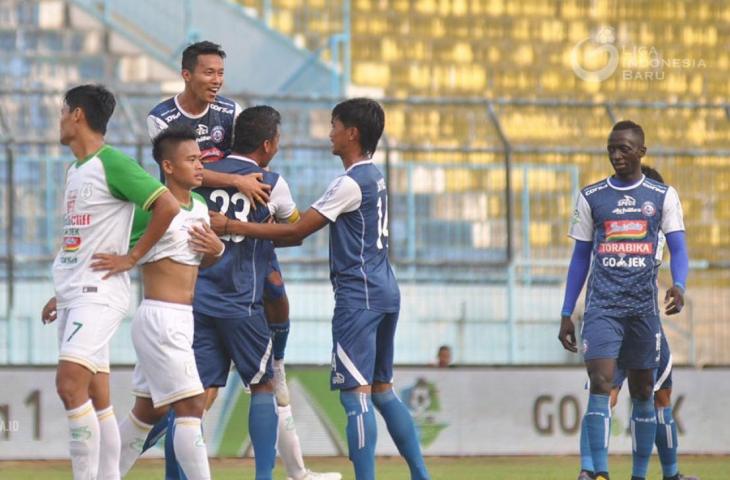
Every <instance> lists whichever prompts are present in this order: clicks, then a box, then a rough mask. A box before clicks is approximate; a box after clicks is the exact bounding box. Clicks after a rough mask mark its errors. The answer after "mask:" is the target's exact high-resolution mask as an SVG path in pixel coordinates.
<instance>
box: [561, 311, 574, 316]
mask: <svg viewBox="0 0 730 480" xmlns="http://www.w3.org/2000/svg"><path fill="white" fill-rule="evenodd" d="M572 315H573V312H568V311H565V310H563V311H562V312H560V316H561V317H570V316H572Z"/></svg>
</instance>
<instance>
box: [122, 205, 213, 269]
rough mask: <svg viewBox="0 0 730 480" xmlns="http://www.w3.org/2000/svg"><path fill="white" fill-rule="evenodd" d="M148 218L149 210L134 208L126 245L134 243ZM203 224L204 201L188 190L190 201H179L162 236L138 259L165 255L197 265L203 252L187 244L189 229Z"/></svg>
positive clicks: (144, 260)
mask: <svg viewBox="0 0 730 480" xmlns="http://www.w3.org/2000/svg"><path fill="white" fill-rule="evenodd" d="M150 218H152V215H151V214H150V212H148V211H146V210H142V209H141V208H139V207H137V208H135V209H134V226H133V227H132V241H131V243H130V246H129V247H130V248H132V247H134V245H135V244H136V243H137V240H139V239H140V237H141V236H142V235H143V234H144V231H145V230H146V229H147V225H149V221H150ZM203 224H206V225H210V216H209V215H208V205H207V204H206V203H205V199H203V197H201V196H200V195H198V194H197V193H195V192H192V193H191V200H190V205H187V206H185V205H180V213H178V214H177V215H176V216H175V218H173V219H172V222H170V226H169V227H168V228H167V231H166V232H165V233H164V234H163V235H162V238H160V240H159V241H158V242H157V243H156V244H155V245H154V246H153V247H152V248H151V249H150V251H149V252H147V253H146V254H145V256H144V257H142V259H141V260H140V261H139V263H140V264H143V263H152V262H156V261H158V260H162V259H163V258H169V259H170V260H172V261H174V262H177V263H182V264H184V265H194V266H197V265H200V261H201V260H202V259H203V255H202V254H200V253H196V252H194V251H193V248H192V246H191V245H190V229H191V228H192V227H193V226H196V225H197V226H200V227H202V226H203Z"/></svg>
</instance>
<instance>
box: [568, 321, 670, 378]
mask: <svg viewBox="0 0 730 480" xmlns="http://www.w3.org/2000/svg"><path fill="white" fill-rule="evenodd" d="M581 336H582V338H583V358H584V359H585V360H586V361H587V360H594V359H598V358H614V359H616V360H617V362H618V367H619V368H624V369H627V370H644V369H650V368H657V366H658V364H659V356H660V355H659V351H660V347H661V339H662V326H661V323H660V321H659V315H655V314H648V315H642V316H638V315H633V316H619V315H616V314H614V313H612V312H610V311H606V310H599V309H595V310H588V311H586V313H585V316H584V318H583V330H582V332H581Z"/></svg>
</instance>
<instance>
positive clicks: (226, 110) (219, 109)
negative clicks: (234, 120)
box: [210, 103, 233, 115]
mask: <svg viewBox="0 0 730 480" xmlns="http://www.w3.org/2000/svg"><path fill="white" fill-rule="evenodd" d="M210 108H211V109H212V110H215V111H216V112H221V113H225V114H228V115H233V109H232V108H226V107H223V106H221V105H216V104H215V103H211V104H210Z"/></svg>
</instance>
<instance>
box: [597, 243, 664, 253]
mask: <svg viewBox="0 0 730 480" xmlns="http://www.w3.org/2000/svg"><path fill="white" fill-rule="evenodd" d="M598 253H599V254H601V255H620V254H624V255H626V254H629V255H652V254H653V253H654V245H653V244H652V243H649V242H609V243H601V244H600V245H598Z"/></svg>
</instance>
